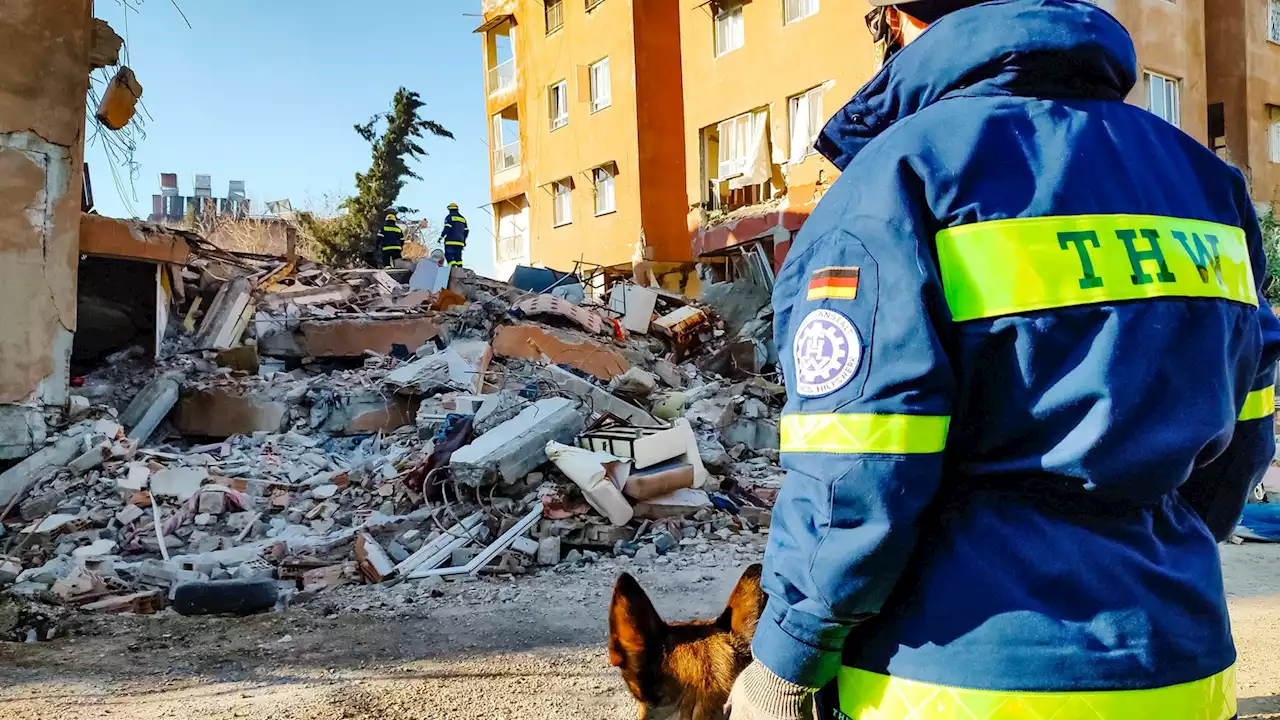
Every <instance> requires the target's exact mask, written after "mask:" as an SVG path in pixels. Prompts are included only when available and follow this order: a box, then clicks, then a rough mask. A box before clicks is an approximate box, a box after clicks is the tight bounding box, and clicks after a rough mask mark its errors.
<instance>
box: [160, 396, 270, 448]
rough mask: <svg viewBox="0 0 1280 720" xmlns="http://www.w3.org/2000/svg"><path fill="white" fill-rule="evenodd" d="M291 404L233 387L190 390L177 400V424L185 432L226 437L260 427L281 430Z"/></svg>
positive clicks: (249, 433) (250, 432)
mask: <svg viewBox="0 0 1280 720" xmlns="http://www.w3.org/2000/svg"><path fill="white" fill-rule="evenodd" d="M288 416H289V406H288V405H287V404H285V403H283V402H275V401H271V400H265V399H263V398H259V397H254V396H252V395H240V394H237V393H236V392H235V391H234V390H232V389H230V388H212V389H196V390H187V391H184V392H183V394H182V400H181V401H179V403H178V417H177V422H176V425H177V428H178V431H179V432H181V433H182V434H184V435H195V436H198V437H215V438H225V437H230V436H232V435H252V434H253V433H254V432H256V431H258V430H265V431H267V432H273V433H275V432H280V429H281V427H282V426H283V425H284V422H285V420H286V418H288Z"/></svg>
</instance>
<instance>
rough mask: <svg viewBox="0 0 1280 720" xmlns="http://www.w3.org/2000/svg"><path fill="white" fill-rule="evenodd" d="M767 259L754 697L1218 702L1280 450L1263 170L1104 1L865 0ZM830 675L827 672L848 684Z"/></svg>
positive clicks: (1194, 716)
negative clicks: (801, 213) (864, 41)
mask: <svg viewBox="0 0 1280 720" xmlns="http://www.w3.org/2000/svg"><path fill="white" fill-rule="evenodd" d="M871 5H872V6H875V7H874V9H873V10H872V13H871V15H869V16H868V27H869V29H871V30H872V32H873V35H874V37H875V39H876V42H877V43H879V44H880V46H881V48H882V50H883V53H882V54H883V55H884V56H886V57H888V60H887V61H886V62H885V63H884V66H883V68H881V69H880V71H879V72H878V73H876V74H875V75H874V76H873V77H872V78H871V80H870V81H869V82H868V83H867V85H866V86H865V87H863V88H862V89H861V90H859V91H858V92H857V94H855V95H854V97H853V98H852V99H851V100H850V101H849V102H848V104H846V105H845V106H844V107H843V108H842V109H841V110H839V111H838V112H837V113H836V114H835V116H834V117H833V118H832V119H831V120H830V121H829V122H828V123H827V125H826V127H825V128H824V129H823V130H822V132H821V134H820V135H819V138H818V140H817V149H818V150H819V151H820V152H821V153H822V154H824V155H825V156H826V157H827V158H828V159H830V160H831V162H832V163H834V164H835V165H836V167H838V168H839V169H840V170H841V171H842V173H841V175H840V177H839V179H838V180H836V181H835V183H834V184H833V185H832V186H831V188H830V189H829V191H828V192H827V193H826V195H825V196H823V198H822V201H821V202H820V203H819V204H818V206H817V208H815V209H814V211H813V214H812V215H811V216H810V218H809V219H808V221H807V222H806V223H805V225H804V228H803V229H802V230H801V231H800V233H799V234H798V236H797V237H796V240H795V242H794V244H793V245H792V246H791V248H790V250H789V251H788V253H787V257H786V261H785V262H784V263H783V266H782V268H781V270H780V272H779V273H778V276H777V280H776V282H775V285H774V294H773V310H774V323H775V325H774V329H775V332H774V337H775V338H776V340H777V343H778V348H777V350H778V356H779V357H780V358H781V365H782V368H783V374H784V376H785V379H786V389H787V404H786V408H785V409H784V411H783V414H782V417H781V419H780V421H779V431H780V443H781V447H780V452H781V457H782V465H783V467H784V468H785V469H786V471H787V475H786V480H785V482H784V483H783V484H782V490H781V493H780V494H779V496H778V498H777V502H776V504H775V506H774V508H773V515H772V526H771V529H770V533H769V545H768V549H767V551H766V553H765V560H764V575H763V578H762V585H763V588H764V590H765V592H766V593H767V594H768V596H769V599H768V605H767V607H766V609H765V611H764V613H763V615H762V617H761V618H760V621H759V624H758V626H757V628H756V633H755V638H754V641H753V645H752V651H753V657H754V661H753V663H752V664H751V665H749V666H748V667H747V669H746V670H745V671H744V672H743V673H742V675H741V676H740V677H739V678H738V681H737V683H736V685H735V686H734V690H733V693H732V695H731V697H730V703H731V706H732V711H731V712H732V714H731V717H732V718H733V720H798V719H806V718H810V717H812V716H813V715H812V713H813V712H814V709H813V701H812V698H813V697H814V695H815V693H818V692H819V689H820V688H826V691H825V692H823V693H821V694H819V698H820V702H819V703H818V707H819V712H820V713H821V714H820V717H821V718H822V720H831V719H833V718H845V719H850V718H852V719H856V720H869V719H870V718H876V719H877V720H958V719H959V718H965V719H967V720H1035V719H1037V718H1039V719H1041V720H1044V719H1047V718H1060V719H1062V720H1068V719H1069V720H1157V719H1158V720H1228V719H1229V718H1233V717H1235V716H1236V712H1237V704H1236V685H1235V667H1236V665H1235V663H1236V650H1235V647H1234V645H1233V644H1232V638H1231V624H1230V621H1229V619H1228V616H1227V602H1226V597H1225V593H1224V590H1223V580H1222V565H1221V560H1220V558H1219V555H1218V548H1217V543H1218V542H1221V541H1223V540H1225V539H1227V538H1228V537H1230V535H1231V533H1232V530H1233V528H1234V526H1235V522H1236V520H1237V518H1238V516H1239V514H1240V512H1241V510H1242V508H1243V506H1244V503H1245V500H1246V497H1247V496H1248V493H1249V491H1250V490H1251V488H1252V486H1253V485H1254V484H1255V483H1256V482H1257V481H1258V480H1259V479H1260V478H1261V476H1262V473H1263V471H1264V470H1265V469H1266V468H1267V466H1268V464H1269V462H1270V461H1271V458H1272V455H1273V451H1274V449H1275V438H1274V436H1273V432H1274V431H1273V427H1272V416H1273V411H1274V404H1275V390H1274V383H1275V366H1276V361H1277V358H1278V357H1280V321H1277V319H1276V317H1275V316H1274V315H1273V314H1272V311H1271V308H1270V307H1269V305H1268V303H1267V301H1266V298H1265V297H1263V293H1262V285H1263V282H1264V280H1265V279H1266V278H1267V271H1266V267H1265V266H1266V261H1265V259H1264V254H1263V244H1262V235H1261V232H1260V230H1259V226H1258V218H1257V217H1256V215H1255V211H1254V206H1253V203H1252V202H1251V200H1250V197H1249V188H1248V185H1247V184H1246V182H1245V179H1244V177H1242V176H1241V174H1240V172H1239V171H1237V170H1236V169H1234V168H1232V167H1231V166H1229V165H1228V164H1226V163H1225V162H1223V161H1222V160H1220V159H1219V158H1218V157H1217V156H1216V155H1215V154H1214V152H1213V151H1212V150H1210V149H1208V148H1206V147H1205V146H1204V145H1202V144H1201V143H1200V142H1198V141H1197V140H1196V139H1195V138H1193V137H1191V136H1189V135H1187V134H1186V133H1184V132H1182V131H1181V130H1179V129H1178V128H1177V127H1175V126H1174V125H1171V124H1170V123H1168V122H1166V121H1165V120H1163V119H1161V118H1160V117H1157V116H1156V115H1154V114H1152V113H1150V112H1148V111H1147V110H1144V109H1143V108H1140V107H1136V106H1134V105H1132V104H1129V103H1126V102H1125V99H1126V98H1129V97H1132V91H1133V88H1134V84H1135V82H1136V81H1137V79H1138V77H1140V76H1139V75H1138V62H1137V57H1136V53H1135V50H1134V44H1133V41H1132V39H1131V38H1130V36H1129V33H1128V32H1126V30H1125V28H1124V27H1123V26H1122V25H1121V24H1120V23H1119V22H1118V21H1117V20H1116V19H1115V18H1114V17H1112V16H1111V15H1110V14H1108V13H1107V12H1106V11H1105V10H1103V9H1101V8H1099V7H1097V6H1095V5H1094V4H1092V3H1090V2H1085V0H871ZM832 691H836V692H837V693H838V697H835V698H830V697H828V695H829V693H831V692H832Z"/></svg>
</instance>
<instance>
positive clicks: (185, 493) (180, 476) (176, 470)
mask: <svg viewBox="0 0 1280 720" xmlns="http://www.w3.org/2000/svg"><path fill="white" fill-rule="evenodd" d="M208 477H209V471H208V470H205V469H204V468H184V467H173V468H166V469H164V470H161V471H160V472H158V473H156V474H155V475H152V476H151V494H152V495H156V496H159V497H172V498H177V499H178V501H179V502H182V501H185V500H187V499H188V498H190V497H191V496H192V495H195V494H196V493H198V492H200V486H201V485H203V484H204V481H205V479H206V478H208Z"/></svg>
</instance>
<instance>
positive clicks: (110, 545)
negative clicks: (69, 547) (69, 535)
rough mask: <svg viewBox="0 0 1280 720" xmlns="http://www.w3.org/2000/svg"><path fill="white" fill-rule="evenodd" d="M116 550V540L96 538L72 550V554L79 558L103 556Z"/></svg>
mask: <svg viewBox="0 0 1280 720" xmlns="http://www.w3.org/2000/svg"><path fill="white" fill-rule="evenodd" d="M115 551H116V541H115V540H95V541H93V542H91V543H89V544H88V545H85V546H84V547H78V548H76V549H75V550H73V551H71V556H72V557H78V558H90V557H102V556H104V555H110V554H112V553H114V552H115Z"/></svg>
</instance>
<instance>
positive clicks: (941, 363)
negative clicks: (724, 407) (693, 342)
mask: <svg viewBox="0 0 1280 720" xmlns="http://www.w3.org/2000/svg"><path fill="white" fill-rule="evenodd" d="M901 202H902V204H903V205H904V206H909V204H910V203H909V201H906V200H901ZM820 211H821V208H820ZM839 212H840V213H842V214H843V212H844V211H839ZM816 215H817V213H815V217H816ZM811 225H821V223H820V222H815V220H814V219H813V218H811V219H810V221H809V223H808V224H806V227H805V229H804V230H803V231H802V232H801V234H800V237H799V238H797V241H796V243H795V246H794V247H793V248H792V250H791V252H790V254H789V255H788V257H787V259H786V262H785V263H784V266H783V269H782V271H781V272H780V274H779V276H778V279H777V281H776V282H775V290H774V309H775V338H776V339H777V342H778V356H779V358H780V359H781V361H782V366H783V371H784V374H785V376H786V385H787V406H786V408H785V409H784V411H783V416H782V419H781V422H780V428H779V429H780V435H781V454H782V465H783V467H784V468H785V470H786V472H787V475H786V481H785V482H784V483H783V487H782V491H781V493H780V494H779V497H778V499H777V502H776V504H775V506H774V510H773V519H772V526H771V529H770V535H769V548H768V552H767V553H766V555H765V572H764V578H763V584H764V588H765V590H766V592H767V593H768V595H769V599H768V604H767V606H766V610H765V613H764V616H763V617H762V618H761V621H760V625H759V627H758V629H757V632H756V636H755V640H754V643H753V648H752V649H753V652H754V654H755V657H756V659H757V660H759V661H760V662H762V663H763V664H764V665H765V666H766V667H768V668H769V669H770V670H772V671H773V672H774V673H775V674H777V675H778V676H780V677H782V678H783V679H785V680H788V681H790V682H793V683H796V684H799V685H803V686H806V687H810V688H818V687H821V686H823V685H825V684H826V683H827V682H828V681H829V680H831V679H832V678H833V677H834V676H835V674H836V671H837V669H838V667H839V663H840V651H841V649H842V647H843V644H844V640H845V637H846V636H847V635H848V633H849V631H850V630H851V629H852V628H853V626H855V625H856V624H858V623H859V622H861V621H863V620H865V619H866V618H869V617H871V616H873V615H875V614H876V613H878V612H879V611H880V608H881V606H882V605H883V604H884V602H885V599H886V598H887V596H888V595H889V593H890V591H892V589H893V588H894V586H895V585H896V583H897V581H898V578H899V575H900V573H901V572H902V569H903V567H904V565H906V563H907V561H908V559H909V557H910V556H911V555H912V552H913V550H914V548H915V544H916V540H917V524H918V521H919V519H920V516H921V514H922V513H923V511H924V510H925V509H926V507H927V506H928V505H929V504H930V503H931V501H932V499H933V497H934V495H935V493H936V491H937V489H938V485H939V482H940V480H941V476H942V467H943V449H944V447H945V444H946V437H947V432H948V427H949V424H950V420H951V418H950V415H951V408H952V405H953V402H954V395H955V387H954V386H955V380H954V376H953V372H952V369H951V365H950V361H949V359H948V357H947V354H946V352H945V350H944V345H943V342H942V341H941V339H940V330H941V329H944V325H947V324H949V323H950V314H949V313H948V312H947V310H946V306H945V301H943V299H942V290H941V283H940V280H939V279H938V274H937V270H936V267H937V266H936V263H935V261H934V260H933V253H932V250H931V248H932V243H931V242H929V241H928V240H927V239H925V240H923V241H922V240H921V238H922V237H926V233H924V232H923V231H921V230H919V229H918V228H919V227H920V225H919V223H915V222H913V221H911V220H910V219H906V220H903V221H902V223H901V224H893V223H886V222H883V221H868V220H857V219H856V218H855V219H854V220H850V221H841V222H839V224H838V226H837V227H836V228H834V229H832V230H826V231H824V230H819V229H818V228H811V227H810V226H811ZM811 229H812V230H815V232H814V233H813V234H808V233H809V231H810V230H811Z"/></svg>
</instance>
